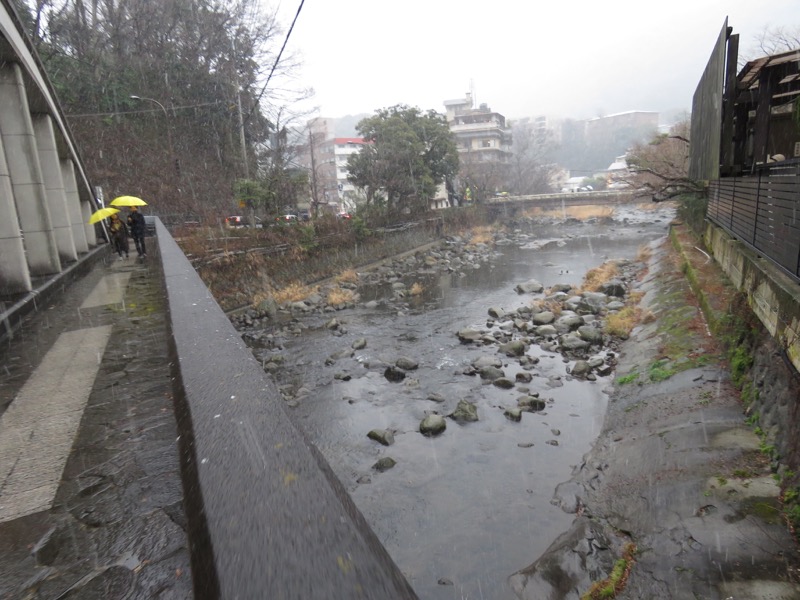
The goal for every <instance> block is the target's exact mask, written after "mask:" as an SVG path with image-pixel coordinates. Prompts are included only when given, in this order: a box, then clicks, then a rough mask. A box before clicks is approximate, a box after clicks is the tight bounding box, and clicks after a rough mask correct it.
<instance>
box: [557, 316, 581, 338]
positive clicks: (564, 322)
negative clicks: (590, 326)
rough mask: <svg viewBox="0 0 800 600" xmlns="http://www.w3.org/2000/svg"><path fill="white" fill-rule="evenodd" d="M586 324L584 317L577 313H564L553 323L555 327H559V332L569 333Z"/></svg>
mask: <svg viewBox="0 0 800 600" xmlns="http://www.w3.org/2000/svg"><path fill="white" fill-rule="evenodd" d="M583 324H584V320H583V317H582V316H580V315H576V314H575V313H572V312H570V313H567V314H562V315H561V316H560V317H558V320H556V322H555V323H553V325H555V328H556V329H558V331H559V333H568V332H570V331H575V330H576V329H577V328H578V327H580V326H581V325H583Z"/></svg>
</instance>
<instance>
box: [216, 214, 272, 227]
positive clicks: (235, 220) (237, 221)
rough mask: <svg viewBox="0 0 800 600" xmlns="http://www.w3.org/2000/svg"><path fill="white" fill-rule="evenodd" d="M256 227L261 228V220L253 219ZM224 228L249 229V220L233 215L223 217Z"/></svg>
mask: <svg viewBox="0 0 800 600" xmlns="http://www.w3.org/2000/svg"><path fill="white" fill-rule="evenodd" d="M255 222H256V227H263V226H264V225H263V223H262V222H261V219H259V218H258V217H255ZM225 226H226V227H228V228H230V229H241V228H242V227H250V219H248V218H247V217H243V216H241V215H233V216H230V217H225Z"/></svg>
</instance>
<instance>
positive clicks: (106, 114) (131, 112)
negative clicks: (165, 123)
mask: <svg viewBox="0 0 800 600" xmlns="http://www.w3.org/2000/svg"><path fill="white" fill-rule="evenodd" d="M217 104H230V102H226V101H224V100H217V101H216V102H203V103H202V104H187V105H186V106H170V108H169V110H171V111H176V110H185V109H187V108H199V107H201V106H216V105H217ZM151 112H161V109H160V108H144V109H142V110H126V111H118V110H115V111H113V112H101V113H80V114H77V115H69V114H68V115H66V116H67V118H77V117H109V116H114V115H138V114H141V113H151Z"/></svg>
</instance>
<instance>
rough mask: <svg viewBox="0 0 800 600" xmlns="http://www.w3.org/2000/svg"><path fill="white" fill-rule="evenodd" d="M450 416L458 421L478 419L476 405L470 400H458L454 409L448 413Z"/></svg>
mask: <svg viewBox="0 0 800 600" xmlns="http://www.w3.org/2000/svg"><path fill="white" fill-rule="evenodd" d="M449 416H450V418H451V419H453V420H454V421H458V422H460V423H461V422H470V421H477V420H478V407H477V406H475V405H474V404H473V403H472V402H467V401H466V400H459V401H458V406H456V409H455V410H454V411H453V412H452V413H450V415H449Z"/></svg>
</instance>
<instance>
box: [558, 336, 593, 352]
mask: <svg viewBox="0 0 800 600" xmlns="http://www.w3.org/2000/svg"><path fill="white" fill-rule="evenodd" d="M558 343H559V346H561V349H562V350H569V351H573V352H574V351H576V350H585V349H587V348H588V347H589V346H590V344H589V342H587V341H586V340H582V339H581V338H580V337H578V336H577V335H576V334H574V333H568V334H567V335H562V336H561V337H560V338H559V340H558Z"/></svg>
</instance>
